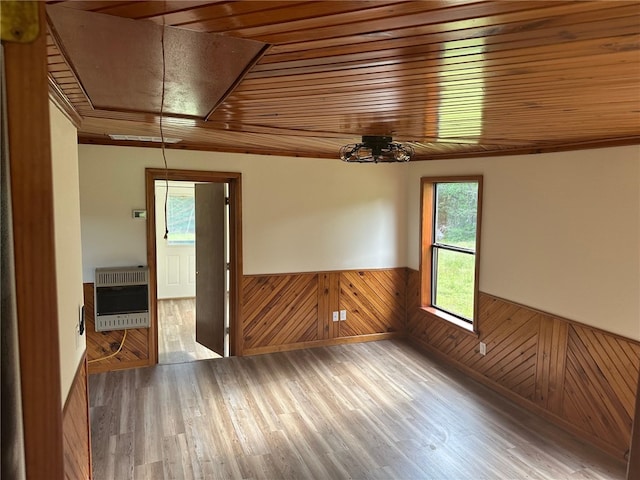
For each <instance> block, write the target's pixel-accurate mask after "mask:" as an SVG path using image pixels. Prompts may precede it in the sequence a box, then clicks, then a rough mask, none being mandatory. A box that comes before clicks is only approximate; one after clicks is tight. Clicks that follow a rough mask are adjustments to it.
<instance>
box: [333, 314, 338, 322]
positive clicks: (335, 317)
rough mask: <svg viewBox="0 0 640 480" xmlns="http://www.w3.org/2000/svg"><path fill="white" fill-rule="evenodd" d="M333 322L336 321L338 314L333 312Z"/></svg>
mask: <svg viewBox="0 0 640 480" xmlns="http://www.w3.org/2000/svg"><path fill="white" fill-rule="evenodd" d="M333 321H334V322H337V321H338V312H333Z"/></svg>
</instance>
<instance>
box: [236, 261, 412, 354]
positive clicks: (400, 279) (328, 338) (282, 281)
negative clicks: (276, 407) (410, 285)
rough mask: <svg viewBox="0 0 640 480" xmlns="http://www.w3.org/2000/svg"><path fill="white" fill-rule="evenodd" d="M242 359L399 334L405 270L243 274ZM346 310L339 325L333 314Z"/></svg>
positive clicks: (403, 304) (404, 291) (402, 320)
mask: <svg viewBox="0 0 640 480" xmlns="http://www.w3.org/2000/svg"><path fill="white" fill-rule="evenodd" d="M242 289H243V293H242V299H243V301H242V331H243V354H245V355H252V354H256V353H268V352H275V351H283V350H291V349H295V348H305V347H310V346H318V345H330V344H337V343H347V342H352V341H366V340H379V339H382V338H389V337H392V336H396V335H400V334H402V333H403V330H404V324H405V318H406V309H405V298H406V269H405V268H394V269H382V270H353V271H341V272H320V273H295V274H281V275H247V276H245V277H244V281H243V284H242ZM340 310H346V314H347V319H346V320H345V321H338V322H334V321H333V312H335V311H340Z"/></svg>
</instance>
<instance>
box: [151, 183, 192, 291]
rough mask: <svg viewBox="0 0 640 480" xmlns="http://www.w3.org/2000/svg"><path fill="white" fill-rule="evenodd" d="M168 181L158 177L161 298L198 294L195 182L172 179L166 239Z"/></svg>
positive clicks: (158, 242) (158, 266) (157, 208)
mask: <svg viewBox="0 0 640 480" xmlns="http://www.w3.org/2000/svg"><path fill="white" fill-rule="evenodd" d="M166 191H167V190H166V183H165V182H164V181H163V180H156V185H155V193H156V255H157V275H158V299H163V298H187V297H195V296H196V250H195V200H194V198H195V197H194V183H193V182H178V181H169V195H168V197H166V199H167V223H168V229H169V233H168V236H167V238H166V239H165V238H164V237H165V231H166V230H165V225H166V224H165V194H166Z"/></svg>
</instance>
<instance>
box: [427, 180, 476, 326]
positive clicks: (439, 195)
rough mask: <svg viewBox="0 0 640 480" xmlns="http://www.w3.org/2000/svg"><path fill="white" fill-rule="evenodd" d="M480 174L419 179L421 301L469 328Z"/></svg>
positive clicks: (473, 308)
mask: <svg viewBox="0 0 640 480" xmlns="http://www.w3.org/2000/svg"><path fill="white" fill-rule="evenodd" d="M481 200H482V177H479V176H478V177H445V178H423V179H422V242H421V245H422V252H421V268H420V270H421V278H422V285H421V302H422V307H423V308H424V309H426V310H427V311H429V312H431V313H432V314H434V315H436V316H438V317H440V318H443V319H445V320H449V321H451V322H453V323H455V324H457V325H460V326H462V327H464V328H466V329H468V330H473V322H474V319H475V317H476V311H477V291H478V288H477V282H478V265H479V255H478V250H479V243H480V217H481V204H482V201H481Z"/></svg>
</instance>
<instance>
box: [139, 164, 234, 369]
mask: <svg viewBox="0 0 640 480" xmlns="http://www.w3.org/2000/svg"><path fill="white" fill-rule="evenodd" d="M146 188H147V215H148V221H147V260H148V265H149V277H150V285H149V287H150V288H149V289H150V294H151V302H150V313H151V317H152V318H151V326H150V335H149V343H150V345H149V351H150V352H151V355H150V356H151V360H152V362H151V363H182V362H187V361H192V360H202V359H209V358H219V357H226V356H230V355H237V354H238V352H239V348H238V341H237V340H238V339H239V338H241V335H238V332H237V329H238V327H239V325H238V323H239V322H236V317H237V312H238V305H239V298H238V297H239V292H240V289H239V288H238V287H239V284H238V282H239V279H240V278H241V272H240V266H241V253H240V252H241V250H240V247H241V231H240V228H241V225H240V218H241V213H240V198H241V197H240V174H239V173H220V172H206V171H193V170H164V169H147V170H146ZM165 205H166V214H165Z"/></svg>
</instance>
